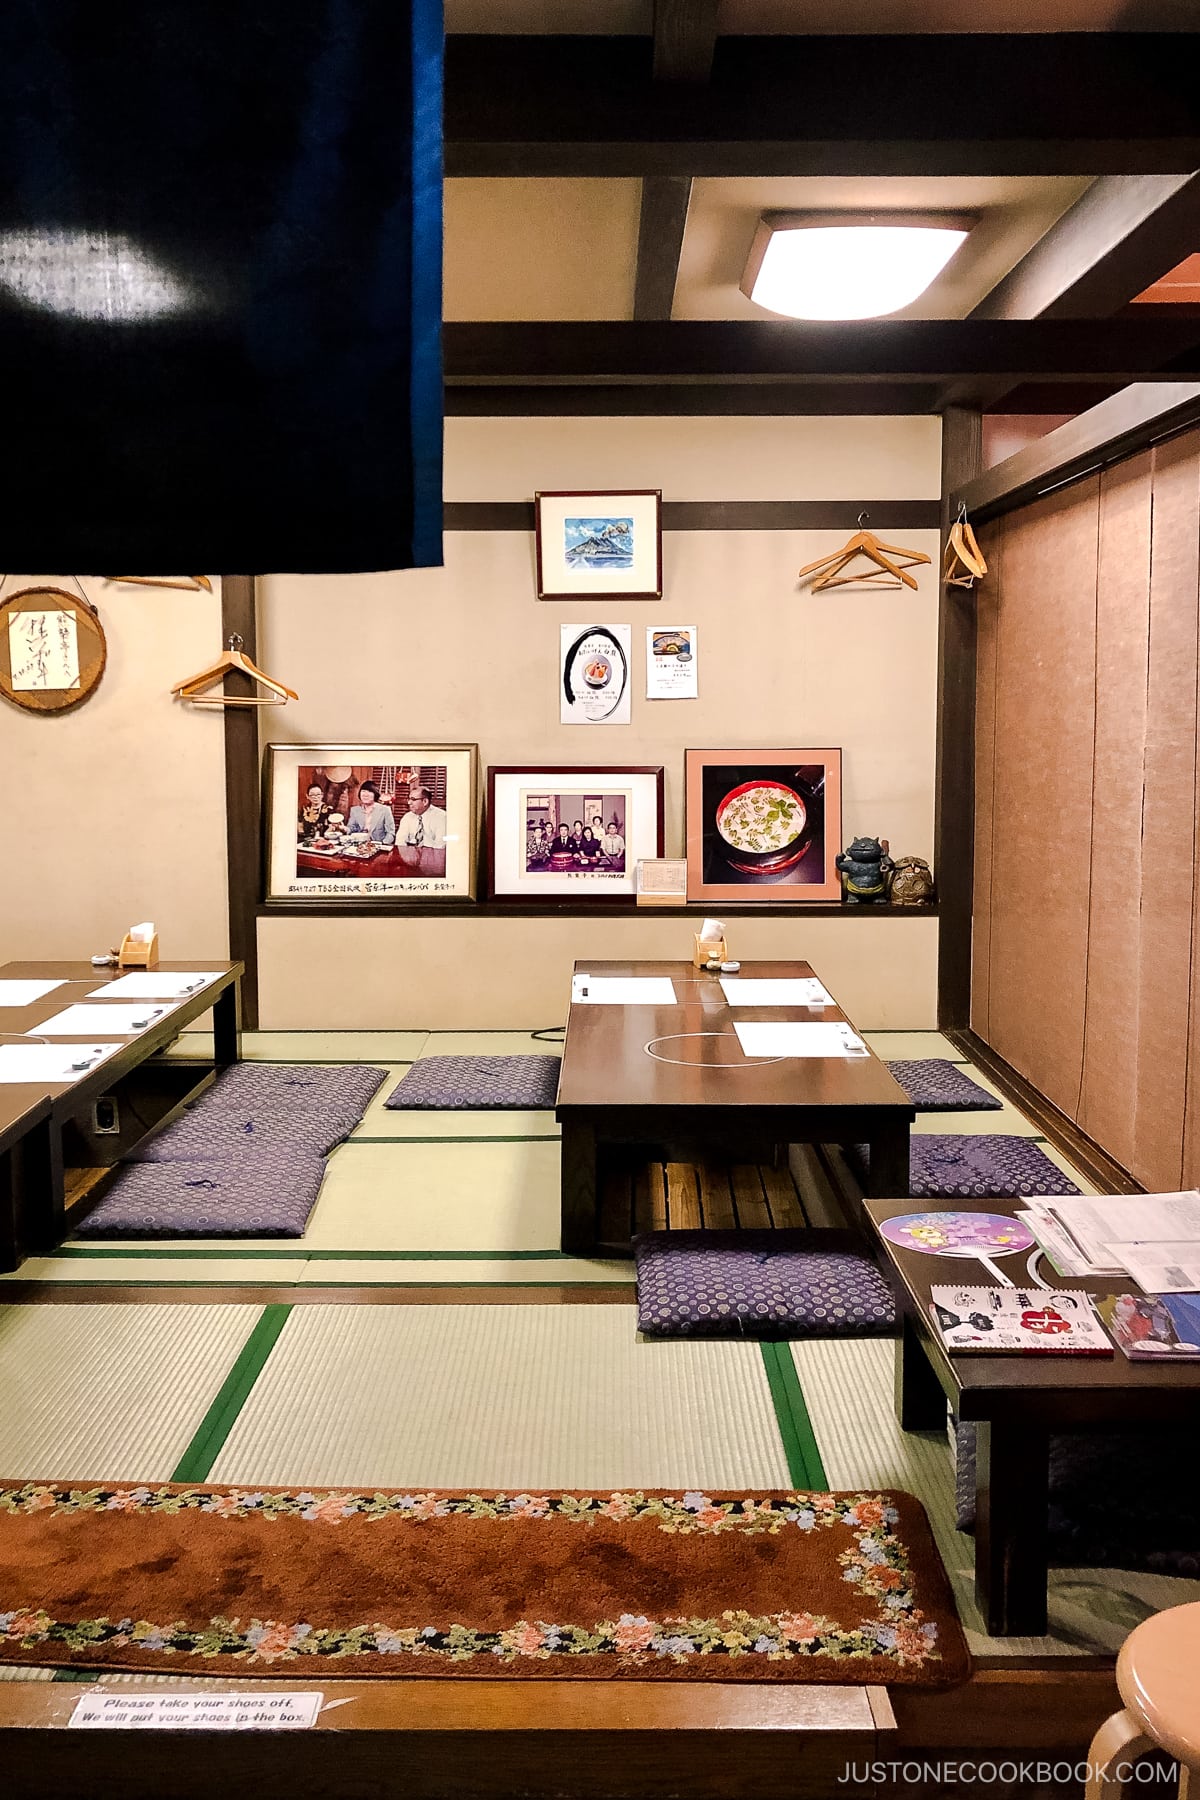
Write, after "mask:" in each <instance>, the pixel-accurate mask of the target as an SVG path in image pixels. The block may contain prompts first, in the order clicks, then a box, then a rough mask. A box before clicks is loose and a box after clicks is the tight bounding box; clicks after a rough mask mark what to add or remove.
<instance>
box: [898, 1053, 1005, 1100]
mask: <svg viewBox="0 0 1200 1800" xmlns="http://www.w3.org/2000/svg"><path fill="white" fill-rule="evenodd" d="M888 1068H889V1069H890V1070H891V1071H892V1074H893V1075H894V1076H895V1077H896V1080H897V1081H898V1082H899V1083H900V1086H901V1087H902V1088H903V1089H904V1091H905V1093H906V1094H907V1095H908V1097H909V1099H910V1100H911V1101H912V1103H913V1105H914V1106H915V1107H916V1109H917V1111H918V1112H998V1111H999V1110H1000V1108H1001V1106H1003V1104H1004V1102H1003V1101H1002V1100H998V1099H997V1098H996V1096H995V1094H989V1093H988V1091H987V1089H986V1088H981V1087H980V1086H979V1083H978V1082H977V1081H972V1080H971V1077H970V1076H969V1075H964V1074H963V1072H962V1070H961V1069H960V1068H959V1067H958V1066H957V1064H956V1063H952V1062H943V1061H942V1060H941V1059H940V1058H938V1057H930V1058H928V1059H927V1060H926V1061H923V1062H889V1064H888Z"/></svg>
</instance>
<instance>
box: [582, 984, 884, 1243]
mask: <svg viewBox="0 0 1200 1800" xmlns="http://www.w3.org/2000/svg"><path fill="white" fill-rule="evenodd" d="M576 968H577V970H579V971H581V972H586V973H588V974H590V975H595V976H600V977H608V976H619V977H624V978H630V977H633V978H641V977H647V976H651V977H653V976H659V977H661V976H666V977H667V978H669V979H670V981H671V982H672V983H673V984H674V988H675V995H676V999H675V1004H674V1005H673V1006H645V1005H634V1006H595V1005H588V1004H586V1003H573V1004H572V1006H571V1010H570V1014H569V1016H568V1019H567V1035H566V1042H565V1044H564V1045H563V1059H562V1074H561V1077H560V1080H559V1088H558V1101H557V1104H556V1107H555V1117H556V1118H557V1119H558V1121H559V1123H560V1124H561V1126H562V1247H563V1249H564V1250H566V1251H569V1252H570V1253H571V1254H572V1255H574V1256H590V1255H593V1254H594V1253H595V1252H596V1251H597V1250H602V1251H604V1252H615V1253H617V1254H624V1255H628V1254H629V1243H628V1240H626V1241H625V1242H624V1243H614V1244H609V1243H599V1242H598V1232H597V1195H598V1191H599V1181H600V1165H601V1164H602V1162H603V1160H604V1157H605V1154H606V1152H609V1151H611V1150H612V1149H614V1148H615V1147H617V1146H631V1145H642V1146H656V1145H678V1144H684V1145H687V1146H690V1147H694V1148H697V1149H702V1148H706V1147H707V1148H710V1149H711V1148H717V1149H722V1150H725V1151H732V1152H734V1153H735V1154H736V1156H737V1158H738V1160H739V1161H741V1162H754V1161H757V1160H759V1159H760V1155H761V1154H763V1153H768V1152H770V1151H771V1150H773V1149H774V1147H775V1146H776V1145H780V1144H814V1143H817V1144H848V1143H864V1144H869V1145H870V1150H871V1169H870V1178H869V1191H870V1192H871V1193H874V1194H903V1193H907V1192H908V1131H909V1126H910V1124H911V1123H912V1120H913V1119H914V1117H915V1116H916V1115H915V1109H914V1107H913V1104H912V1101H911V1100H910V1099H909V1097H908V1095H907V1094H906V1093H905V1091H904V1089H903V1088H902V1087H901V1086H900V1084H899V1083H898V1082H897V1081H896V1080H895V1079H894V1077H893V1076H892V1074H891V1073H890V1071H889V1070H888V1068H887V1065H886V1064H885V1063H882V1062H881V1061H880V1060H879V1058H878V1057H877V1056H875V1055H868V1056H865V1057H861V1058H859V1057H854V1058H845V1057H819V1058H818V1057H786V1058H780V1059H778V1060H776V1061H774V1062H765V1061H755V1060H754V1059H752V1058H749V1059H748V1058H746V1057H744V1056H743V1055H742V1052H741V1047H740V1045H739V1042H738V1039H737V1037H736V1035H735V1033H734V1029H733V1027H734V1020H735V1019H737V1020H739V1021H741V1022H743V1023H748V1022H750V1021H769V1022H771V1023H776V1024H779V1023H791V1022H799V1021H817V1020H825V1021H827V1022H835V1021H839V1020H844V1019H845V1018H846V1014H845V1013H844V1012H842V1010H841V1009H840V1008H839V1007H837V1006H826V1007H795V1006H771V1007H758V1006H739V1007H736V1008H735V1007H732V1006H729V1005H728V1004H727V1002H726V1000H725V996H724V993H723V992H722V989H721V984H720V980H719V978H718V977H717V976H716V975H710V974H709V973H708V972H707V971H706V970H703V969H696V968H693V966H692V964H691V963H688V962H592V961H589V962H587V963H586V964H582V963H581V964H577V965H576ZM812 974H813V970H812V969H811V968H810V966H809V965H808V963H805V962H758V963H743V964H742V968H741V975H742V977H743V978H745V979H754V978H756V977H757V978H760V979H761V978H772V979H785V980H792V979H796V978H801V977H805V976H812ZM651 1049H653V1051H654V1054H651Z"/></svg>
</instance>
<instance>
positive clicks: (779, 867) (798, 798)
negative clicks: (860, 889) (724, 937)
mask: <svg viewBox="0 0 1200 1800" xmlns="http://www.w3.org/2000/svg"><path fill="white" fill-rule="evenodd" d="M684 768H685V778H684V821H685V827H684V829H685V835H686V838H687V870H688V876H687V897H688V900H689V901H701V902H703V903H705V904H709V903H712V904H720V902H722V901H736V902H738V903H739V904H742V905H760V906H771V905H776V906H780V905H795V904H796V903H797V902H803V901H806V900H826V901H828V900H840V899H841V893H842V890H841V881H840V879H839V877H838V871H837V864H836V861H835V858H836V857H837V854H838V850H839V849H840V847H841V838H842V753H841V751H840V750H833V749H824V750H813V749H795V748H783V749H764V750H757V749H755V750H739V749H730V750H688V751H687V752H686V753H685V756H684ZM793 827H798V829H796V830H793V829H792V828H793Z"/></svg>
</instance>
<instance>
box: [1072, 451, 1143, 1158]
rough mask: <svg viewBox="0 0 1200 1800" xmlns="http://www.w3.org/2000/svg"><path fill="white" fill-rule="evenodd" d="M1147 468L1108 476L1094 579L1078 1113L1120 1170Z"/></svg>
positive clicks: (1135, 956)
mask: <svg viewBox="0 0 1200 1800" xmlns="http://www.w3.org/2000/svg"><path fill="white" fill-rule="evenodd" d="M1151 473H1152V471H1151V457H1150V452H1149V451H1147V452H1146V453H1145V454H1144V455H1142V456H1137V457H1131V458H1130V460H1129V461H1128V462H1125V463H1121V464H1119V465H1118V466H1117V467H1116V468H1115V469H1113V470H1111V471H1109V472H1108V473H1107V474H1106V475H1105V477H1104V481H1103V486H1102V489H1101V495H1100V552H1099V569H1098V573H1097V582H1096V748H1095V781H1094V784H1093V791H1092V851H1091V896H1090V907H1089V921H1088V979H1087V1010H1086V1016H1085V1027H1084V1057H1083V1087H1082V1091H1081V1094H1080V1103H1079V1124H1080V1125H1081V1126H1082V1127H1083V1129H1084V1131H1086V1132H1087V1133H1088V1135H1089V1136H1090V1137H1093V1138H1095V1139H1096V1140H1097V1142H1101V1143H1103V1144H1104V1147H1105V1149H1107V1150H1108V1151H1109V1152H1110V1154H1111V1155H1113V1156H1115V1157H1116V1159H1117V1161H1118V1162H1119V1163H1122V1164H1123V1165H1124V1167H1125V1168H1127V1169H1131V1168H1132V1166H1133V1164H1134V1162H1135V1160H1136V1151H1135V1116H1136V1110H1137V1091H1138V1017H1139V1007H1138V1005H1137V1000H1136V997H1137V994H1138V989H1139V963H1140V958H1141V950H1140V915H1141V886H1142V762H1143V746H1144V743H1145V735H1146V668H1147V656H1148V648H1149V632H1150V502H1151V491H1152V490H1151Z"/></svg>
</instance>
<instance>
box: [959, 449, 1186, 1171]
mask: <svg viewBox="0 0 1200 1800" xmlns="http://www.w3.org/2000/svg"><path fill="white" fill-rule="evenodd" d="M987 543H988V556H989V561H990V563H991V565H992V573H991V574H990V575H989V577H988V579H987V581H986V582H984V583H983V584H982V586H981V587H980V589H979V660H978V671H977V681H978V689H977V711H976V719H977V734H976V809H977V810H976V859H975V922H974V974H973V989H972V1023H973V1026H974V1029H975V1030H976V1031H977V1032H978V1033H979V1035H980V1036H981V1037H982V1038H984V1039H985V1040H986V1041H987V1042H988V1043H989V1044H991V1045H992V1046H993V1048H994V1049H995V1050H996V1051H997V1052H998V1053H999V1054H1000V1055H1001V1056H1002V1057H1004V1058H1005V1060H1006V1061H1007V1062H1009V1063H1011V1064H1012V1065H1013V1067H1014V1068H1015V1069H1017V1070H1018V1071H1019V1072H1020V1073H1021V1074H1022V1075H1024V1076H1025V1077H1026V1079H1027V1080H1029V1081H1031V1082H1032V1083H1033V1084H1034V1086H1035V1087H1037V1088H1038V1089H1040V1091H1041V1092H1042V1093H1043V1094H1045V1095H1046V1096H1047V1098H1048V1099H1050V1100H1052V1101H1053V1102H1054V1104H1055V1105H1056V1106H1058V1107H1059V1108H1060V1109H1061V1110H1062V1111H1063V1112H1064V1113H1066V1114H1067V1115H1068V1116H1069V1117H1070V1118H1072V1119H1075V1120H1076V1121H1077V1122H1078V1123H1079V1125H1080V1126H1081V1127H1082V1128H1083V1130H1084V1131H1086V1132H1087V1133H1088V1135H1089V1136H1090V1137H1092V1138H1094V1139H1095V1141H1096V1142H1097V1143H1098V1144H1099V1145H1100V1146H1101V1148H1102V1149H1104V1150H1106V1151H1107V1152H1108V1153H1109V1155H1110V1156H1112V1157H1113V1158H1115V1160H1116V1161H1117V1162H1119V1163H1121V1164H1122V1165H1123V1166H1124V1167H1125V1168H1127V1169H1128V1170H1129V1171H1130V1173H1131V1174H1132V1175H1134V1176H1135V1177H1136V1179H1137V1180H1139V1181H1141V1182H1142V1183H1143V1184H1144V1185H1145V1186H1147V1187H1150V1188H1175V1187H1178V1186H1180V1185H1181V1183H1185V1182H1186V1183H1188V1184H1195V1183H1197V1182H1198V1181H1200V868H1198V866H1197V864H1198V858H1197V853H1196V843H1197V831H1198V828H1200V782H1198V779H1197V773H1198V761H1197V740H1198V736H1200V716H1198V710H1197V670H1198V667H1200V631H1198V625H1200V433H1198V432H1195V431H1191V432H1188V433H1187V434H1185V435H1183V436H1181V437H1178V438H1176V439H1173V440H1171V441H1169V442H1167V443H1164V444H1161V445H1158V446H1156V447H1155V448H1154V449H1153V450H1151V451H1147V452H1145V453H1143V454H1142V455H1139V456H1137V457H1134V458H1131V459H1130V460H1128V461H1126V462H1124V463H1122V464H1119V465H1117V466H1115V467H1113V468H1111V469H1108V470H1105V471H1104V473H1103V475H1095V476H1092V477H1090V478H1089V479H1088V480H1086V481H1082V482H1079V483H1076V484H1075V485H1074V486H1072V487H1070V488H1068V489H1064V490H1063V491H1061V492H1060V493H1058V494H1053V495H1049V496H1047V497H1045V498H1043V499H1041V500H1039V501H1037V502H1036V503H1034V504H1033V505H1032V506H1028V507H1025V508H1023V509H1022V510H1021V511H1019V512H1016V513H1011V514H1008V515H1007V516H1006V517H1004V518H1002V519H1000V520H998V521H997V522H996V523H995V524H994V525H993V526H992V527H991V529H990V530H989V533H988V539H987Z"/></svg>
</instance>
